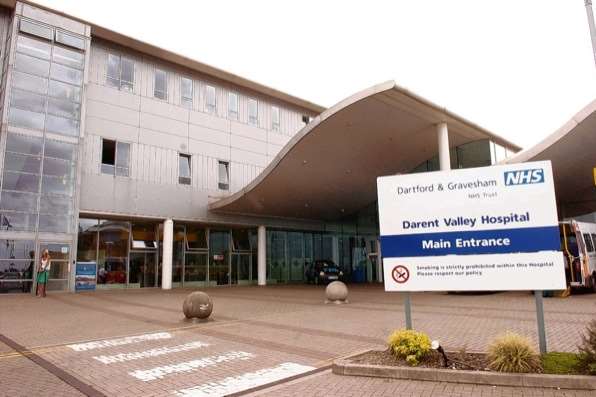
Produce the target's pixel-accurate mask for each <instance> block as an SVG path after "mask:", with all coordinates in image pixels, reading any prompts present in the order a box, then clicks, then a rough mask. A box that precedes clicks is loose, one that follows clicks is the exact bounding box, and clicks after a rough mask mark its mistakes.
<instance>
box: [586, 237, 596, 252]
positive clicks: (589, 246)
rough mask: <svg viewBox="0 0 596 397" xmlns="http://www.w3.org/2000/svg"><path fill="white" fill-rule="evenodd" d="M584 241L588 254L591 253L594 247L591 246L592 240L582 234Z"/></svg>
mask: <svg viewBox="0 0 596 397" xmlns="http://www.w3.org/2000/svg"><path fill="white" fill-rule="evenodd" d="M584 241H585V242H586V250H587V251H588V252H593V251H594V246H593V245H592V239H591V238H590V235H589V234H588V233H584Z"/></svg>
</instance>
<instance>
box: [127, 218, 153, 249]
mask: <svg viewBox="0 0 596 397" xmlns="http://www.w3.org/2000/svg"><path fill="white" fill-rule="evenodd" d="M131 231H132V241H131V248H132V249H156V248H157V239H156V237H157V236H156V233H155V225H153V224H150V223H133V224H132V228H131Z"/></svg>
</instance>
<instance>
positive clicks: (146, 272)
mask: <svg viewBox="0 0 596 397" xmlns="http://www.w3.org/2000/svg"><path fill="white" fill-rule="evenodd" d="M155 255H156V254H155V251H151V252H149V251H131V252H130V266H129V269H130V271H129V279H128V286H129V287H155V286H156V284H155V282H156V273H157V261H156V260H155V259H156V258H155Z"/></svg>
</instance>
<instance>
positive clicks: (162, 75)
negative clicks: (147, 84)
mask: <svg viewBox="0 0 596 397" xmlns="http://www.w3.org/2000/svg"><path fill="white" fill-rule="evenodd" d="M153 96H154V97H156V98H159V99H168V75H167V73H166V72H164V71H163V70H160V69H155V85H154V88H153Z"/></svg>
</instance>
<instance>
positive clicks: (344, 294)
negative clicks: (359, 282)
mask: <svg viewBox="0 0 596 397" xmlns="http://www.w3.org/2000/svg"><path fill="white" fill-rule="evenodd" d="M325 296H326V297H327V300H328V301H330V302H340V301H345V300H346V299H347V298H348V287H347V286H346V285H345V284H344V283H342V282H341V281H334V282H332V283H331V284H329V285H328V286H327V288H326V289H325Z"/></svg>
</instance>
